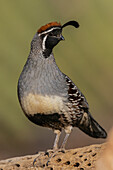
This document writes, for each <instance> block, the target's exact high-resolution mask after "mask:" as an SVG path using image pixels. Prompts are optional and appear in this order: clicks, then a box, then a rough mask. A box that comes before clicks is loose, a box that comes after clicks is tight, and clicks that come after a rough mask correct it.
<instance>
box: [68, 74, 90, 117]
mask: <svg viewBox="0 0 113 170" xmlns="http://www.w3.org/2000/svg"><path fill="white" fill-rule="evenodd" d="M65 78H66V82H67V85H68V87H69V89H68V95H69V98H68V100H69V101H70V102H71V103H72V107H73V109H74V110H75V113H80V114H81V113H83V112H86V113H88V110H89V105H88V103H87V100H86V98H85V96H84V95H83V94H82V93H81V91H80V90H79V89H78V87H77V86H76V85H75V84H74V83H73V82H72V80H71V79H70V78H69V77H68V76H66V75H65Z"/></svg>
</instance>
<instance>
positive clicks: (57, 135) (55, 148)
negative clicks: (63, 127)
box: [46, 130, 61, 166]
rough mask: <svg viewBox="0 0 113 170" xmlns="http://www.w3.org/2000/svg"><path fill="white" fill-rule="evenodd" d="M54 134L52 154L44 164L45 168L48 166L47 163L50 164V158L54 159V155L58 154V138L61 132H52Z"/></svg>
mask: <svg viewBox="0 0 113 170" xmlns="http://www.w3.org/2000/svg"><path fill="white" fill-rule="evenodd" d="M54 133H55V134H56V137H55V141H54V145H53V153H52V155H51V156H50V158H49V159H48V161H47V163H46V165H47V166H48V163H49V162H50V160H51V158H52V157H54V156H55V154H56V153H57V152H58V142H59V138H60V135H61V131H60V130H54Z"/></svg>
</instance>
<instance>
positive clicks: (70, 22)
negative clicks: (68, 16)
mask: <svg viewBox="0 0 113 170" xmlns="http://www.w3.org/2000/svg"><path fill="white" fill-rule="evenodd" d="M68 25H72V26H74V27H75V28H78V27H79V23H78V22H77V21H69V22H66V23H65V24H64V25H63V26H62V28H64V27H66V26H68Z"/></svg>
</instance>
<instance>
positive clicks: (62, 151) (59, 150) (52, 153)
mask: <svg viewBox="0 0 113 170" xmlns="http://www.w3.org/2000/svg"><path fill="white" fill-rule="evenodd" d="M58 152H61V153H65V149H63V148H61V149H56V150H52V152H51V156H50V157H49V159H48V161H47V163H46V166H48V165H49V162H50V161H51V159H52V158H53V157H55V156H56V154H57V153H58Z"/></svg>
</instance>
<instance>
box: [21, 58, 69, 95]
mask: <svg viewBox="0 0 113 170" xmlns="http://www.w3.org/2000/svg"><path fill="white" fill-rule="evenodd" d="M18 87H19V92H20V95H21V97H23V96H24V95H26V94H28V93H35V94H41V95H58V96H61V97H66V96H67V95H68V87H67V85H66V80H65V77H64V74H63V73H62V72H61V71H60V70H59V68H58V67H57V65H56V63H55V60H54V57H53V55H51V56H50V57H49V58H46V59H45V58H43V57H38V59H33V58H28V60H27V62H26V64H25V66H24V69H23V71H22V73H21V75H20V79H19V84H18Z"/></svg>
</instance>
